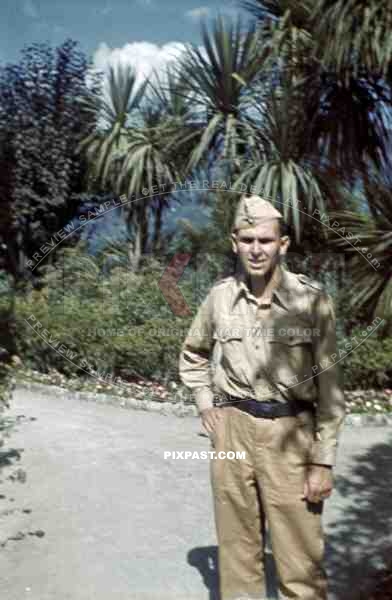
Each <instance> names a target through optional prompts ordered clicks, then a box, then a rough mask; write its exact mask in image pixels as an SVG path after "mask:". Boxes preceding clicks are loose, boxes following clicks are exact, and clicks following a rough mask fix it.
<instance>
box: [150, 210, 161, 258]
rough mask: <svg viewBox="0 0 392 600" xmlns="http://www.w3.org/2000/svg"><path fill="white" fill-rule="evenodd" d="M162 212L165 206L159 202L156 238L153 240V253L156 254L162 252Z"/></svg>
mask: <svg viewBox="0 0 392 600" xmlns="http://www.w3.org/2000/svg"><path fill="white" fill-rule="evenodd" d="M162 212H163V206H162V204H161V202H159V204H158V206H157V208H156V209H155V222H154V237H153V240H152V251H153V253H154V254H156V253H158V252H159V251H160V250H161V241H162V239H161V235H162Z"/></svg>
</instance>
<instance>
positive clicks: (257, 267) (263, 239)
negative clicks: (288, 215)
mask: <svg viewBox="0 0 392 600" xmlns="http://www.w3.org/2000/svg"><path fill="white" fill-rule="evenodd" d="M289 243H290V241H289V238H288V237H287V236H285V237H280V227H279V221H278V219H271V220H270V221H266V222H265V223H260V224H258V225H255V226H254V227H249V228H247V229H239V230H238V231H237V232H236V233H233V234H232V248H233V252H234V253H235V254H237V255H238V258H239V259H240V262H241V264H242V267H243V269H244V271H245V273H246V274H247V275H249V276H250V277H252V278H254V277H257V278H258V277H260V278H263V277H265V276H266V275H268V274H269V273H270V272H271V271H273V270H274V269H275V267H276V265H277V264H278V263H279V257H280V256H282V255H284V254H286V252H287V248H288V246H289Z"/></svg>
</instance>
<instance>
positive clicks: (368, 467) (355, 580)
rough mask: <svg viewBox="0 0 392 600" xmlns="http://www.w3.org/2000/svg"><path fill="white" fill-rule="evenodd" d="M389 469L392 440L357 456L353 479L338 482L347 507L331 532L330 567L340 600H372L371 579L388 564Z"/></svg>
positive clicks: (391, 539)
mask: <svg viewBox="0 0 392 600" xmlns="http://www.w3.org/2000/svg"><path fill="white" fill-rule="evenodd" d="M364 435H366V431H365V430H364ZM391 465H392V435H391V438H390V442H389V443H386V444H377V445H374V446H372V447H371V448H370V449H369V450H367V451H366V452H365V453H362V454H360V455H358V456H357V457H356V458H355V459H354V464H353V468H352V469H351V472H350V477H344V476H338V477H337V478H336V481H335V489H336V491H337V492H338V493H339V494H340V495H341V496H343V497H344V498H345V503H346V504H345V509H344V512H343V514H342V515H341V516H340V517H339V519H338V520H337V521H335V522H332V523H330V524H329V526H328V536H327V547H326V564H327V568H328V572H329V573H330V575H331V577H330V590H331V592H333V593H334V594H335V596H336V598H338V600H359V599H361V600H362V598H366V597H368V596H367V595H366V588H367V587H368V585H369V584H368V582H369V577H370V575H371V574H374V573H375V571H376V570H378V569H380V568H381V567H382V566H383V565H385V564H386V563H387V562H388V561H389V560H390V556H391V545H392V502H391V491H392V468H391ZM347 502H348V503H347Z"/></svg>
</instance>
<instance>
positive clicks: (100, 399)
mask: <svg viewBox="0 0 392 600" xmlns="http://www.w3.org/2000/svg"><path fill="white" fill-rule="evenodd" d="M15 389H26V390H29V391H37V392H41V393H50V394H55V395H56V396H58V397H62V398H67V397H69V396H72V397H73V398H77V399H78V400H84V401H87V402H97V403H98V404H110V405H112V406H120V407H121V408H133V409H136V410H145V411H149V412H155V413H160V414H162V415H175V416H176V417H197V416H198V413H197V409H196V406H194V405H192V404H184V403H182V402H178V403H173V402H158V401H156V400H153V401H152V400H137V399H136V398H120V397H118V396H111V395H109V394H97V393H92V392H79V391H73V390H67V389H66V388H62V387H60V386H57V385H47V384H43V383H37V382H35V381H34V382H33V381H32V382H18V383H17V384H16V388H15ZM344 425H345V426H346V427H347V426H348V427H374V426H378V427H388V426H392V413H391V414H390V415H388V414H385V413H383V414H365V413H361V414H360V413H349V414H347V415H346V419H345V422H344Z"/></svg>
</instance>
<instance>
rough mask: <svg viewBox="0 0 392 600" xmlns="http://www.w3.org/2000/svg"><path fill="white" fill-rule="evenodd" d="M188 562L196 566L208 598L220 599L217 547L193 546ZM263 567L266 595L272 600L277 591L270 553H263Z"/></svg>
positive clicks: (211, 599)
mask: <svg viewBox="0 0 392 600" xmlns="http://www.w3.org/2000/svg"><path fill="white" fill-rule="evenodd" d="M187 559H188V564H190V565H191V566H192V567H194V568H196V569H197V570H198V571H199V573H200V576H201V577H202V580H203V583H204V585H205V586H206V588H207V589H208V591H209V599H208V600H220V596H219V578H218V547H217V546H205V547H204V548H203V547H200V548H193V549H192V550H190V552H189V553H188V556H187ZM265 569H266V581H267V590H266V597H267V598H270V599H271V600H273V599H274V598H278V591H277V585H276V576H275V563H274V559H273V557H272V554H270V553H269V552H266V554H265Z"/></svg>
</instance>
